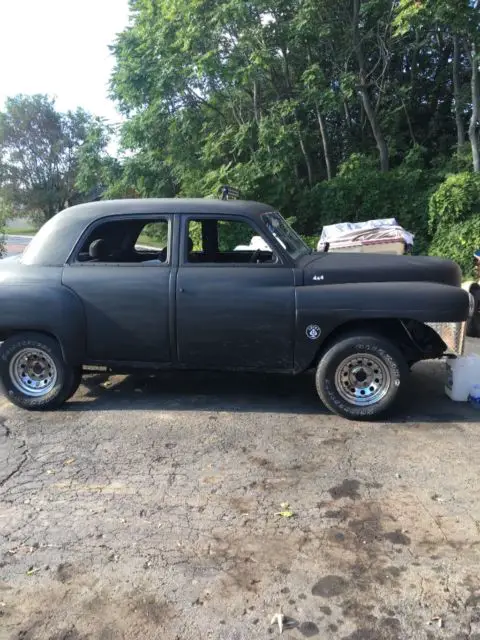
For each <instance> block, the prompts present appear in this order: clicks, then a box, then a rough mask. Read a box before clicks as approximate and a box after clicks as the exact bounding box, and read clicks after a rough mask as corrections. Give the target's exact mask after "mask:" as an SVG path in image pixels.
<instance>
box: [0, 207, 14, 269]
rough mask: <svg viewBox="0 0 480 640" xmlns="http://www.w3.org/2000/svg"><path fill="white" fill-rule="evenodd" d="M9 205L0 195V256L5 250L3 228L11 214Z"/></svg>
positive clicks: (4, 228)
mask: <svg viewBox="0 0 480 640" xmlns="http://www.w3.org/2000/svg"><path fill="white" fill-rule="evenodd" d="M12 213H13V211H12V208H11V206H10V205H9V204H8V203H7V202H6V201H5V200H4V199H3V198H1V197H0V258H1V257H2V256H3V254H4V252H5V235H4V234H5V230H6V226H7V221H8V219H9V218H10V217H11V216H12Z"/></svg>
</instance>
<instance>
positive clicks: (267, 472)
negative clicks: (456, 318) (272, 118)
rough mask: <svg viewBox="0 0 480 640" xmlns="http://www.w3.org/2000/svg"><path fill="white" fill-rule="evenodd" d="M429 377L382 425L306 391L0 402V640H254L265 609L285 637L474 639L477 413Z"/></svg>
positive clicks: (163, 385) (98, 391) (166, 386)
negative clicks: (358, 419) (23, 407)
mask: <svg viewBox="0 0 480 640" xmlns="http://www.w3.org/2000/svg"><path fill="white" fill-rule="evenodd" d="M470 344H471V348H472V347H473V348H474V349H476V350H477V351H478V350H479V349H478V345H474V342H473V341H472V342H471V343H470ZM442 376H443V370H442V365H441V364H440V363H425V364H422V365H418V366H417V367H416V368H415V370H414V372H413V374H412V384H411V388H410V392H409V397H408V398H407V399H406V403H405V404H404V406H403V407H402V408H401V409H400V410H399V412H398V415H397V416H396V417H395V418H394V419H392V420H391V421H390V422H388V423H350V422H346V421H344V420H342V419H340V418H338V417H336V416H332V415H330V414H327V413H326V412H325V411H324V410H323V408H322V406H321V404H320V403H319V402H318V400H317V398H316V396H315V392H314V387H313V380H312V379H311V376H303V377H301V378H298V379H288V378H282V377H276V376H269V377H267V376H261V377H260V376H259V377H255V376H242V375H233V374H232V375H224V374H192V373H183V374H177V373H175V374H160V375H158V376H155V377H153V376H148V375H147V376H131V377H127V378H125V377H123V376H115V377H110V378H108V380H107V379H106V378H105V377H102V376H89V377H87V378H86V379H85V385H84V386H83V387H82V388H81V389H80V391H79V393H78V394H77V395H76V396H75V398H74V399H73V400H72V401H71V402H69V403H68V404H67V405H66V406H65V408H64V409H63V410H60V411H57V412H52V413H44V414H38V413H26V412H22V411H20V410H18V409H16V408H14V407H11V406H10V405H7V404H6V403H5V402H4V399H3V398H1V397H0V640H20V639H22V640H31V639H37V638H39V639H48V640H83V639H85V638H95V639H97V638H98V639H101V640H108V639H117V638H119V639H123V638H125V639H130V638H133V639H136V638H138V639H142V640H148V639H150V638H152V639H153V638H155V639H157V638H158V639H162V640H170V639H172V640H176V639H178V640H184V639H190V638H192V639H197V638H198V639H202V640H203V639H210V638H211V639H218V640H244V639H245V640H246V639H249V640H252V639H253V640H256V639H257V638H269V637H276V636H278V635H279V630H278V627H276V626H270V622H271V620H272V617H273V616H274V615H275V614H276V613H278V612H279V611H280V610H281V612H282V613H283V614H284V615H285V616H288V618H289V619H290V620H291V621H292V628H288V627H289V626H290V625H286V628H285V629H284V631H283V635H282V637H283V638H286V639H291V640H293V639H299V638H319V639H320V638H321V639H322V640H330V639H343V640H347V639H348V640H370V639H371V640H373V639H378V640H389V639H392V640H404V639H406V638H409V639H417V638H418V639H428V640H430V639H433V638H445V639H448V640H467V639H469V640H480V562H479V559H480V558H479V553H480V501H479V482H478V460H479V457H480V441H479V438H478V426H479V414H478V412H475V411H474V410H473V409H471V408H470V407H468V406H465V405H459V404H454V403H452V402H450V401H449V400H448V399H447V398H445V397H444V395H443V392H442V380H443V377H442ZM105 380H107V382H106V383H105ZM285 502H288V503H289V505H290V507H289V508H290V509H291V510H292V511H293V512H294V514H295V515H294V517H292V518H284V517H282V516H280V515H276V514H278V512H280V511H282V510H283V508H282V507H281V504H282V503H285ZM287 622H288V620H287Z"/></svg>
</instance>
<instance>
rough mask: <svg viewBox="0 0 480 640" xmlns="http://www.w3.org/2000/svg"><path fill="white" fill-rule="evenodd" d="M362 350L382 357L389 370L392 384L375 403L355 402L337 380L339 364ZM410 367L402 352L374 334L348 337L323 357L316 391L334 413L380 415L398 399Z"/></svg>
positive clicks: (362, 417)
mask: <svg viewBox="0 0 480 640" xmlns="http://www.w3.org/2000/svg"><path fill="white" fill-rule="evenodd" d="M360 353H367V354H371V355H372V356H376V357H377V358H379V359H380V360H381V361H382V362H383V363H384V365H385V366H386V367H387V368H388V371H389V373H390V379H391V383H390V387H389V389H388V391H387V393H386V394H385V395H384V397H383V398H382V399H381V400H379V402H376V403H375V404H372V405H368V406H355V405H353V404H350V403H349V402H347V401H346V400H344V398H342V396H341V395H340V394H339V392H338V390H337V387H336V384H335V374H336V371H337V369H338V367H339V365H340V364H341V363H342V362H343V361H344V360H345V358H348V357H349V356H354V355H356V354H360ZM407 372H408V367H407V364H406V362H404V361H403V359H402V356H401V354H400V353H399V352H398V351H397V349H396V348H395V347H394V346H393V345H391V346H390V345H389V344H388V343H387V341H384V340H381V339H378V338H373V337H368V338H367V337H365V338H362V337H359V338H348V339H346V340H342V341H341V342H339V343H337V344H336V345H334V346H333V347H332V348H331V349H330V350H329V351H328V352H327V353H326V354H325V356H324V357H323V358H322V360H321V361H320V364H319V366H318V369H317V375H316V385H317V391H318V393H319V395H320V398H321V399H322V400H323V402H324V403H325V404H326V405H327V406H328V407H329V408H330V409H331V410H333V411H334V412H335V413H338V414H340V415H342V416H344V417H346V418H350V419H353V420H368V419H369V418H374V417H378V416H380V415H382V414H384V413H385V412H386V411H388V410H389V409H390V407H391V406H392V404H393V403H394V402H395V401H396V400H397V398H398V396H399V394H400V391H401V388H402V385H403V382H404V377H405V375H406V373H407Z"/></svg>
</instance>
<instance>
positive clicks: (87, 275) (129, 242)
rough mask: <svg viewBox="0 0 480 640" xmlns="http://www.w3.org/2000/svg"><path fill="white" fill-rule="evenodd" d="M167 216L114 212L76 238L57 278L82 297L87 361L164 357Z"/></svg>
mask: <svg viewBox="0 0 480 640" xmlns="http://www.w3.org/2000/svg"><path fill="white" fill-rule="evenodd" d="M170 229H171V220H170V219H169V218H168V217H158V216H157V217H151V216H150V217H147V218H139V217H138V216H132V217H130V218H128V217H127V218H116V219H113V220H108V221H106V222H102V223H101V224H99V225H96V226H94V228H93V229H92V230H91V231H90V232H89V233H87V234H86V236H85V237H84V238H83V239H82V240H81V241H80V243H79V248H78V250H77V252H75V253H74V254H73V259H72V260H71V262H70V264H69V265H68V266H66V267H65V268H64V270H63V284H64V285H65V286H67V287H69V288H70V289H72V290H73V291H74V292H75V293H76V294H77V295H78V296H79V298H80V299H81V301H82V302H83V306H84V309H85V319H86V352H87V356H88V358H89V360H91V361H113V360H115V361H128V362H135V361H136V362H156V363H165V364H167V363H170V362H171V359H172V355H171V348H170V344H171V342H170V334H169V331H170V320H169V312H170V308H169V287H170V277H171V266H170V256H171V251H170V248H169V247H170V238H171V232H170Z"/></svg>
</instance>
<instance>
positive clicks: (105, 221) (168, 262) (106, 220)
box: [66, 213, 174, 268]
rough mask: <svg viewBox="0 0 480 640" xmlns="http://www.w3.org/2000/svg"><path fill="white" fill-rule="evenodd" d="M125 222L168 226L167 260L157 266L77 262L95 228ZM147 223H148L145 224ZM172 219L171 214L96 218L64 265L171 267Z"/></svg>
mask: <svg viewBox="0 0 480 640" xmlns="http://www.w3.org/2000/svg"><path fill="white" fill-rule="evenodd" d="M126 220H135V221H137V222H138V221H141V220H143V221H146V222H145V224H151V223H152V222H159V221H162V220H163V221H166V222H167V224H168V236H167V259H166V260H165V262H159V263H158V264H145V263H144V262H79V261H78V256H79V254H80V250H81V248H82V246H83V245H84V243H85V242H86V240H87V238H88V236H89V235H90V234H91V233H92V231H94V230H95V229H96V228H97V227H99V226H102V225H103V224H108V223H110V222H118V221H126ZM147 221H148V222H147ZM173 225H174V217H173V215H172V214H171V213H151V214H149V213H145V214H138V213H130V214H114V215H111V216H104V217H102V218H97V219H96V220H94V221H93V222H91V223H90V224H89V225H88V226H87V227H86V228H85V229H84V230H83V231H82V233H81V234H80V237H79V238H78V240H77V242H76V244H75V246H74V248H73V249H72V251H71V252H70V255H69V256H68V258H67V260H66V264H67V265H68V266H70V267H105V266H107V267H120V268H121V267H140V268H156V267H169V268H170V267H171V266H172V263H173V255H172V253H173V252H172V244H173V236H174V230H173Z"/></svg>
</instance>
